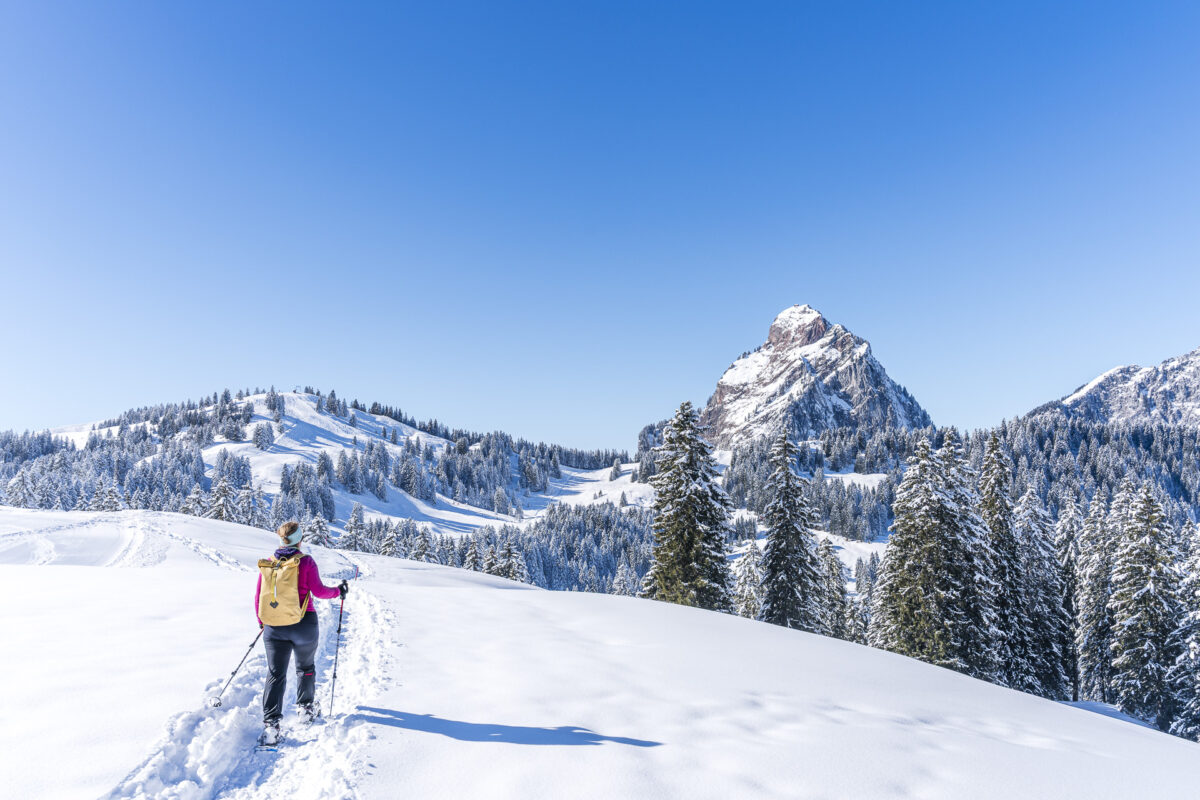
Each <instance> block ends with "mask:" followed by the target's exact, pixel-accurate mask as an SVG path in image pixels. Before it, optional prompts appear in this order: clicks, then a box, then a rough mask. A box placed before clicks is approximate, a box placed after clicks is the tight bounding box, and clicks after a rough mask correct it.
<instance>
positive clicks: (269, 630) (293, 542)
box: [254, 522, 349, 744]
mask: <svg viewBox="0 0 1200 800" xmlns="http://www.w3.org/2000/svg"><path fill="white" fill-rule="evenodd" d="M275 533H276V534H277V535H278V536H279V538H280V540H281V541H282V543H283V546H282V547H280V548H279V549H278V550H276V551H275V558H274V559H264V560H263V561H260V562H259V575H258V586H257V587H256V588H255V590H254V613H255V616H257V617H258V625H259V627H260V628H263V644H264V645H265V646H266V649H267V686H266V689H265V690H264V691H263V735H262V743H263V744H275V743H276V742H278V741H279V720H280V719H281V718H282V717H283V691H284V689H286V688H287V668H288V660H289V659H290V658H291V656H292V652H293V651H295V653H296V678H297V681H298V684H299V685H298V686H297V688H296V705H297V706H298V716H299V717H300V721H301V722H312V721H313V720H314V719H315V718H316V717H317V716H319V714H320V710H319V709H318V708H316V707H315V706H314V704H313V697H314V695H315V694H316V687H317V676H316V666H315V664H314V663H313V662H314V660H315V659H316V655H317V641H318V638H319V637H318V633H319V631H318V628H317V612H316V610H315V609H313V607H312V598H313V597H319V598H321V599H322V600H332V599H333V598H335V597H345V596H346V592H347V591H349V587H347V586H346V582H345V581H342V582H341V583H340V584H338V585H337V586H326V585H325V584H324V583H322V582H321V573H320V571H319V570H318V569H317V562H316V561H315V560H313V557H312V556H310V555H305V554H303V553H301V552H300V541H301V540H302V539H303V538H304V534H303V532H302V531H301V530H300V524H299V523H297V522H285V523H283V524H282V525H280V526H279V530H277V531H275ZM289 573H290V575H289ZM264 574H265V575H268V576H269V577H268V582H269V583H270V584H271V585H270V586H269V587H268V593H267V596H263V576H264ZM281 575H282V576H287V578H286V579H283V580H281V579H280V578H279V577H278V576H281ZM280 585H286V587H287V588H290V587H291V586H292V585H295V586H296V588H297V591H298V594H299V597H298V601H299V603H298V606H292V605H291V604H290V602H285V603H284V606H285V607H284V609H283V610H282V611H277V609H278V608H279V606H280V603H279V598H278V596H277V594H278V588H279V586H280ZM272 592H274V593H275V595H276V596H274V597H272V595H271V593H272ZM285 600H286V598H285ZM288 610H291V611H292V612H293V613H294V616H293V617H292V618H293V619H294V618H295V617H300V621H299V622H295V623H292V624H275V625H271V624H266V625H264V623H263V614H264V613H266V614H268V618H269V619H278V618H279V617H278V614H279V613H286V612H287V611H288ZM273 614H274V615H276V616H271V615H273Z"/></svg>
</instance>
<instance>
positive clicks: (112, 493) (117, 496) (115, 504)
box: [100, 481, 125, 512]
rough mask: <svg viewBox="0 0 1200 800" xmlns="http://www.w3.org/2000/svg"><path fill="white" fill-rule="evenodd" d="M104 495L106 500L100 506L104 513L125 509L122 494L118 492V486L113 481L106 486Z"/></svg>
mask: <svg viewBox="0 0 1200 800" xmlns="http://www.w3.org/2000/svg"><path fill="white" fill-rule="evenodd" d="M103 494H104V499H103V500H102V501H101V506H100V509H101V510H102V511H110V512H111V511H121V510H123V509H124V508H125V503H124V502H123V501H122V500H121V493H120V492H119V491H117V485H116V484H115V483H113V482H112V481H109V482H108V483H106V484H105V487H104V492H103Z"/></svg>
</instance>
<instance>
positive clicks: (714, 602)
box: [642, 402, 731, 611]
mask: <svg viewBox="0 0 1200 800" xmlns="http://www.w3.org/2000/svg"><path fill="white" fill-rule="evenodd" d="M655 458H656V463H657V465H658V474H657V475H655V476H654V477H653V478H652V479H651V483H652V485H653V486H654V488H655V489H656V490H657V495H656V497H655V500H654V526H653V528H654V539H655V546H654V551H653V561H652V563H651V566H650V571H649V572H648V573H647V574H646V578H645V580H644V582H643V584H642V596H643V597H649V598H652V599H655V600H664V601H667V602H671V603H680V604H682V605H689V606H698V607H700V608H707V609H711V610H715V611H728V610H730V607H731V602H730V596H729V583H730V575H729V565H728V563H727V561H726V558H725V540H726V531H727V530H728V528H729V498H727V497H726V496H725V492H724V490H722V489H721V486H720V484H719V483H718V476H717V469H716V462H715V461H714V460H713V457H712V446H711V445H710V444H709V443H708V442H706V441H705V440H704V439H703V437H702V436H701V434H700V429H699V415H698V414H697V413H696V411H695V409H693V408H692V404H691V403H690V402H684V403H683V404H682V405H681V406H680V407H679V410H678V411H677V412H676V413H675V416H674V418H673V419H672V420H671V421H670V422H669V423H668V424H667V426H666V428H665V429H664V430H663V443H662V445H661V446H660V447H658V448H656V450H655Z"/></svg>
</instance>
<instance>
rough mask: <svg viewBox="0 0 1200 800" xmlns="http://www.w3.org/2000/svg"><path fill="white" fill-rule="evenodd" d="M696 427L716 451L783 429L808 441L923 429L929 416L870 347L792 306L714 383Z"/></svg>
mask: <svg viewBox="0 0 1200 800" xmlns="http://www.w3.org/2000/svg"><path fill="white" fill-rule="evenodd" d="M702 421H703V422H704V423H705V424H706V425H709V426H710V429H711V438H712V440H713V441H714V443H715V444H716V445H717V446H718V447H730V446H732V445H733V444H736V443H738V442H740V441H744V440H747V439H753V438H757V437H759V436H764V435H767V434H771V433H774V432H775V431H777V430H779V429H780V427H782V426H786V427H787V428H788V430H789V431H791V432H792V434H793V435H794V436H801V437H808V436H812V435H814V434H816V433H819V432H820V431H822V430H826V429H828V428H836V427H846V426H848V427H862V426H867V427H880V426H883V425H888V424H890V425H894V426H897V427H906V428H911V427H924V426H926V425H929V424H930V420H929V415H928V414H927V413H926V412H925V410H924V409H923V408H921V406H920V405H919V404H918V403H917V401H916V400H915V399H913V397H912V395H910V394H909V393H908V392H907V391H906V390H905V389H904V388H903V387H902V386H900V385H898V384H897V383H895V382H894V381H892V379H891V378H889V377H888V375H887V372H886V371H885V370H884V369H883V366H882V365H881V364H880V363H879V362H878V361H877V360H876V359H875V357H874V356H873V355H871V345H870V344H869V343H868V342H867V341H866V340H865V339H861V338H859V337H858V336H855V335H854V334H853V333H851V332H850V331H848V330H846V329H845V328H844V327H842V326H841V325H836V324H831V323H830V322H829V321H828V320H826V319H825V317H823V316H822V315H821V313H820V312H819V311H817V310H816V309H814V308H812V307H810V306H807V305H804V306H792V307H791V308H787V309H784V311H783V312H781V313H780V314H779V316H778V317H776V318H775V321H774V322H772V323H771V328H770V331H769V332H768V334H767V341H766V343H765V344H763V345H762V346H761V347H759V348H758V349H757V350H755V351H754V352H752V353H749V354H747V355H745V356H743V357H741V358H739V359H738V360H737V361H735V362H734V363H733V365H732V366H730V367H729V369H727V370H726V371H725V374H724V375H722V376H721V379H720V381H718V382H717V389H716V392H715V393H714V394H713V396H712V398H711V399H710V400H709V402H708V406H707V407H706V408H705V410H704V413H703V415H702Z"/></svg>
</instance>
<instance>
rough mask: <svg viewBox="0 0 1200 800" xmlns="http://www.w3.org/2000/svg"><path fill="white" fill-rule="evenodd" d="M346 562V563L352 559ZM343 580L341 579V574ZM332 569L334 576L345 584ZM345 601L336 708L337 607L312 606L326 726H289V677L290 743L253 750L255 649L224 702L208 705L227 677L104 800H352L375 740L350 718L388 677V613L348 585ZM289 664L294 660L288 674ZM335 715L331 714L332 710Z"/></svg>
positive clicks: (258, 726) (261, 671)
mask: <svg viewBox="0 0 1200 800" xmlns="http://www.w3.org/2000/svg"><path fill="white" fill-rule="evenodd" d="M352 563H353V562H352ZM343 573H345V574H343ZM352 575H353V571H352V570H351V571H349V572H345V571H339V572H338V573H337V574H331V576H330V577H331V578H333V579H338V580H340V579H341V578H343V577H347V578H348V577H352ZM352 587H353V588H352V590H351V593H350V594H349V595H348V596H347V598H346V605H345V615H344V618H343V625H342V646H341V653H340V656H339V660H338V681H337V687H336V691H337V694H336V697H335V698H334V701H335V702H336V704H337V705H336V707H335V708H334V709H330V708H329V702H330V696H329V690H330V685H331V684H330V682H331V680H332V676H333V661H334V650H335V647H336V643H337V610H336V606H335V605H333V604H329V605H326V606H324V607H323V608H320V609H319V613H320V614H321V643H320V646H319V649H318V653H317V669H318V676H319V679H320V683H319V684H318V687H317V699H318V701H319V702H320V704H321V706H322V708H323V710H324V712H325V714H326V715H327V716H326V718H325V719H323V720H322V721H321V722H318V723H317V724H315V725H313V726H312V727H311V728H304V727H302V726H298V725H296V724H295V717H294V716H293V714H292V713H291V712H292V711H293V709H294V704H295V697H296V686H295V676H294V672H293V674H291V675H289V678H288V680H289V685H288V692H287V696H286V699H285V709H286V712H285V716H284V730H285V736H286V737H287V738H286V739H285V741H284V743H283V744H282V745H281V746H280V748H279V752H277V753H272V752H257V751H255V750H254V749H253V748H254V744H255V742H256V741H257V738H258V734H259V732H260V731H261V730H262V706H261V702H262V690H263V685H264V682H265V680H266V659H265V656H264V655H263V652H262V646H261V644H259V645H256V647H255V651H256V652H255V654H254V655H253V656H252V657H251V658H250V659H248V660H247V662H246V664H245V666H243V667H242V671H241V672H240V673H238V675H237V677H236V678H235V679H234V680H233V682H232V683H231V684H230V685H229V688H228V689H227V690H226V691H225V694H224V695H223V697H222V703H223V705H222V707H221V708H216V709H214V708H209V707H208V706H207V697H209V696H214V695H216V693H217V692H218V691H220V689H221V686H222V685H223V684H224V683H225V681H226V680H228V676H227V675H226V676H223V677H222V678H220V679H218V680H215V681H214V682H213V683H212V684H210V685H209V687H208V689H207V691H206V699H205V702H204V704H202V705H200V706H199V707H198V708H196V709H194V710H192V711H185V712H183V713H181V714H179V715H177V716H175V717H174V718H173V719H171V720H170V721H169V722H168V723H167V730H166V733H165V735H164V736H163V738H162V739H161V740H160V741H159V742H158V743H157V744H156V745H155V747H154V749H153V750H152V752H151V753H150V754H149V755H148V756H147V757H146V759H145V760H144V761H143V762H142V763H141V764H140V765H138V766H137V767H136V768H135V769H134V770H132V771H131V772H130V773H129V774H128V775H127V776H126V777H125V779H124V780H122V781H121V783H120V784H119V785H117V786H116V787H115V788H114V789H113V790H112V791H111V792H109V793H108V794H107V795H105V796H104V797H105V798H106V800H116V798H136V799H137V800H142V799H145V800H150V798H154V799H155V800H209V799H210V798H228V799H229V800H252V799H255V800H256V799H259V798H261V799H262V800H278V798H285V797H286V798H310V797H311V798H354V797H358V792H357V789H356V783H357V780H356V777H357V774H358V772H359V767H358V765H357V764H356V760H355V759H356V753H357V752H358V750H359V749H360V748H361V746H362V744H363V742H365V741H366V740H367V739H369V738H373V737H372V734H371V733H370V731H369V730H368V729H367V727H366V726H364V725H363V723H362V722H361V721H358V720H356V719H355V717H354V714H353V713H352V712H353V711H354V710H355V709H357V708H358V707H359V706H361V705H363V704H366V703H370V702H371V701H372V700H373V698H374V697H375V696H376V695H377V694H378V692H379V691H380V689H381V688H382V683H381V681H383V680H386V679H385V678H384V677H383V676H388V675H389V674H390V670H389V666H390V661H391V659H390V658H389V657H388V656H387V655H386V654H387V652H388V651H389V648H390V647H392V646H394V645H393V644H392V642H391V641H390V639H391V635H390V632H391V630H392V629H393V624H392V622H393V621H392V618H391V617H392V615H391V614H390V613H389V612H388V611H387V610H386V609H385V608H384V606H383V603H382V602H381V601H380V600H379V599H378V598H376V597H375V596H374V595H372V594H371V593H370V592H366V591H362V590H361V588H360V584H358V583H357V582H355V583H354V584H352ZM294 667H295V664H294V662H293V664H292V668H293V669H294ZM331 710H332V711H334V712H337V713H336V714H335V715H333V716H329V714H330V711H331Z"/></svg>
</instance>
